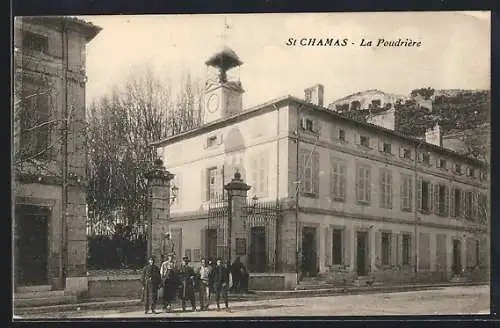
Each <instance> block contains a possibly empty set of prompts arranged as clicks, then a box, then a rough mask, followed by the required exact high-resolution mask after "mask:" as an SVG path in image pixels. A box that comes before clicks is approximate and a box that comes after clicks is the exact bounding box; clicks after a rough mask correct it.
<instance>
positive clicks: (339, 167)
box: [330, 159, 347, 202]
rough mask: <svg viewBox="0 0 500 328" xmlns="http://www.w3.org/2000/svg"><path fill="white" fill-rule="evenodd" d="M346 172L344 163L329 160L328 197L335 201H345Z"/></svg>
mask: <svg viewBox="0 0 500 328" xmlns="http://www.w3.org/2000/svg"><path fill="white" fill-rule="evenodd" d="M346 171H347V166H346V164H345V163H341V162H338V161H337V160H335V159H331V176H330V183H331V185H330V196H331V197H332V199H334V200H336V201H341V202H343V201H345V194H346Z"/></svg>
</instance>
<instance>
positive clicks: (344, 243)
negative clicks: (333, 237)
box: [342, 228, 352, 266]
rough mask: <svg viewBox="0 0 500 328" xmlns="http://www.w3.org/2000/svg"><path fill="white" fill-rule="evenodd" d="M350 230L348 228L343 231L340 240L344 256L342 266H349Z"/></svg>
mask: <svg viewBox="0 0 500 328" xmlns="http://www.w3.org/2000/svg"><path fill="white" fill-rule="evenodd" d="M351 239H352V237H351V230H350V229H348V228H345V229H344V235H343V240H342V248H343V254H344V258H343V260H344V262H343V263H344V265H349V266H350V265H351Z"/></svg>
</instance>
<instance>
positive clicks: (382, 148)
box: [378, 140, 384, 151]
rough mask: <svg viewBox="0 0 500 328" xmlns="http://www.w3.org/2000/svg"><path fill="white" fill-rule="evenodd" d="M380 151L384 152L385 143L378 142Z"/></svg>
mask: <svg viewBox="0 0 500 328" xmlns="http://www.w3.org/2000/svg"><path fill="white" fill-rule="evenodd" d="M378 151H384V142H383V141H380V140H379V142H378Z"/></svg>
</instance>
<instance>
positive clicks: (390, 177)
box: [387, 172, 392, 209]
mask: <svg viewBox="0 0 500 328" xmlns="http://www.w3.org/2000/svg"><path fill="white" fill-rule="evenodd" d="M387 184H388V196H387V197H388V200H389V204H388V205H389V208H390V209H392V173H390V172H389V175H388V176H387Z"/></svg>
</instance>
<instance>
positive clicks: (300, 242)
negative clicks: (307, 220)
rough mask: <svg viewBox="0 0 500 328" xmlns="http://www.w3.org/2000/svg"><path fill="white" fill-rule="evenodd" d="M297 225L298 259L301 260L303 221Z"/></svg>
mask: <svg viewBox="0 0 500 328" xmlns="http://www.w3.org/2000/svg"><path fill="white" fill-rule="evenodd" d="M298 225H299V227H298V229H297V230H298V232H299V233H298V235H299V236H298V239H299V240H298V243H297V244H298V247H299V261H301V257H302V235H303V230H304V223H303V222H299V223H298Z"/></svg>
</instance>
